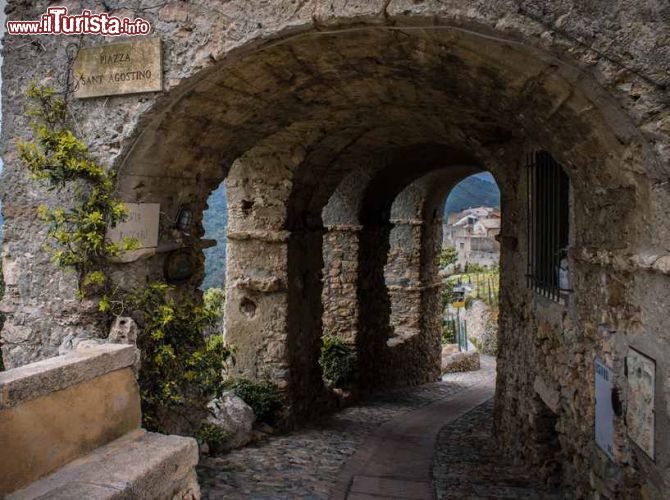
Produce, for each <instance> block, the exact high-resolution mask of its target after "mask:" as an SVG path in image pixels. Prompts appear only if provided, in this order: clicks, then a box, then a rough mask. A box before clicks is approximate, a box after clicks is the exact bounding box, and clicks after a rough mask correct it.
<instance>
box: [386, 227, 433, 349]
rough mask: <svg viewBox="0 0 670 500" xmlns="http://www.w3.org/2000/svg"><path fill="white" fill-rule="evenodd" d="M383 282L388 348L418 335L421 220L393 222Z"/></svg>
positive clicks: (420, 283) (420, 288) (419, 323)
mask: <svg viewBox="0 0 670 500" xmlns="http://www.w3.org/2000/svg"><path fill="white" fill-rule="evenodd" d="M391 223H392V224H393V229H391V234H390V248H389V253H388V258H387V262H386V266H385V268H384V279H385V281H386V287H387V288H388V293H389V299H390V301H391V317H390V323H391V336H390V338H389V339H388V341H387V344H388V345H389V347H393V346H395V345H398V344H401V343H403V342H404V341H405V340H407V339H409V338H411V337H414V336H415V335H419V333H420V332H421V318H422V310H421V309H422V308H421V296H422V290H423V280H422V273H421V267H422V266H421V256H422V251H421V250H422V242H423V238H422V233H423V221H421V220H419V219H393V220H391Z"/></svg>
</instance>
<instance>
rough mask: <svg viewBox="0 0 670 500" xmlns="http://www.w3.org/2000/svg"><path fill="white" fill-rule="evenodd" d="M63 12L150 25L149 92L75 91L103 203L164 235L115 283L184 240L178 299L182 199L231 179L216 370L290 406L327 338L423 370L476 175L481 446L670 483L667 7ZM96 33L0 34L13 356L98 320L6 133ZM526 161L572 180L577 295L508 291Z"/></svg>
mask: <svg viewBox="0 0 670 500" xmlns="http://www.w3.org/2000/svg"><path fill="white" fill-rule="evenodd" d="M62 3H63V4H64V5H66V6H67V7H68V8H69V9H71V10H72V11H79V9H82V8H87V9H90V10H92V11H96V12H98V11H102V10H106V11H108V13H109V14H110V15H117V16H121V17H131V18H132V17H142V18H143V19H146V20H147V21H149V22H150V23H151V26H152V28H153V31H152V33H151V36H153V37H157V38H160V39H161V40H162V58H163V75H162V76H163V86H162V87H163V90H162V91H160V92H155V93H141V94H132V95H120V96H109V97H94V98H90V99H82V100H77V99H73V100H72V101H71V105H72V109H73V114H74V116H75V117H76V122H77V124H78V126H79V128H80V130H81V131H82V132H83V133H84V134H85V136H86V139H87V141H88V143H89V145H90V148H91V150H92V151H93V152H94V154H95V155H96V157H97V158H99V159H100V161H101V162H102V163H103V164H104V165H105V166H107V167H108V168H114V169H117V171H118V172H119V185H118V192H119V194H120V196H121V197H122V198H123V199H124V200H125V201H127V202H135V203H159V204H160V211H161V220H160V232H159V243H158V249H159V250H160V251H156V252H153V253H152V254H149V255H145V257H144V258H143V259H141V260H137V261H135V262H131V263H127V264H119V265H118V266H115V268H114V269H113V275H114V279H115V281H116V282H117V283H119V284H120V285H121V286H127V287H130V286H132V284H133V283H138V282H140V283H141V282H144V281H145V280H154V279H162V278H163V273H164V265H165V259H166V258H168V256H169V255H170V252H171V251H174V249H175V248H190V249H191V251H192V252H193V254H194V255H195V261H196V269H195V271H194V272H193V273H192V274H191V276H190V278H189V279H187V280H185V281H184V282H182V283H181V284H180V285H179V287H180V289H181V290H182V291H183V292H184V293H193V294H197V293H198V292H197V291H196V290H197V287H198V286H199V284H200V281H201V279H202V261H203V257H202V253H201V248H202V245H203V243H202V241H201V238H202V236H203V229H202V225H201V219H202V211H203V209H204V208H205V205H206V200H207V197H208V195H209V193H210V192H211V191H212V190H213V189H215V188H216V187H217V186H218V185H219V184H220V183H221V182H223V181H224V180H225V182H226V184H227V188H228V197H229V200H228V203H229V214H230V226H229V234H228V238H229V242H228V245H229V246H228V261H227V285H226V288H227V301H226V325H225V328H226V337H227V339H228V340H229V341H230V342H232V343H234V344H235V345H236V346H237V347H238V349H239V356H238V365H237V369H238V370H239V371H240V372H242V373H245V374H246V375H248V376H252V377H264V376H267V377H270V378H272V379H273V380H275V381H276V382H277V383H279V384H280V386H281V387H282V388H283V390H284V391H285V392H286V394H287V396H288V398H289V401H290V404H291V411H292V413H293V415H294V416H295V418H296V419H300V418H307V417H308V416H310V414H311V413H312V412H313V411H314V409H315V408H318V407H320V406H322V405H319V404H318V401H324V402H326V403H328V401H329V400H328V398H329V394H328V391H327V389H326V388H325V386H324V383H323V380H322V377H321V373H320V369H319V366H318V363H317V358H318V353H319V348H320V337H321V334H322V333H324V332H326V333H334V334H337V335H342V336H343V338H344V339H345V340H346V341H347V342H349V343H350V344H351V345H352V346H355V348H356V349H357V350H358V353H359V357H358V359H359V367H358V371H359V373H358V377H359V385H360V388H361V390H375V389H379V388H383V387H386V386H388V385H390V384H394V385H403V384H412V383H420V382H423V381H426V380H429V379H431V378H433V377H435V376H436V373H437V372H436V371H435V363H437V362H439V353H437V354H436V352H435V349H439V345H438V344H437V342H435V341H434V339H435V335H436V334H437V332H436V328H439V321H438V320H436V316H435V314H436V311H437V310H438V309H439V307H437V306H436V302H435V301H436V300H438V301H439V287H434V286H433V285H434V283H435V282H437V278H436V276H435V274H434V273H435V272H436V266H435V258H436V251H435V242H436V241H439V239H440V238H439V234H437V232H438V231H439V229H438V228H439V226H440V221H439V220H438V219H437V218H436V215H435V214H436V212H435V209H436V207H439V206H440V202H441V201H443V199H444V196H445V194H446V193H447V192H448V190H449V188H450V187H451V186H452V185H454V184H455V183H456V182H458V181H459V180H460V179H462V178H464V177H465V176H466V175H469V174H470V173H473V172H476V171H480V170H489V171H491V172H492V173H493V175H494V176H495V177H496V180H497V182H498V184H499V186H500V188H501V195H502V212H503V221H504V222H503V227H502V231H501V237H500V239H501V252H502V254H501V263H502V269H501V304H500V311H501V313H500V328H499V330H500V334H499V335H500V336H499V340H498V345H499V347H500V353H499V362H498V386H497V395H496V403H495V405H496V406H495V424H496V429H497V435H498V437H499V440H500V445H501V446H503V447H504V448H505V449H507V450H509V451H510V453H511V454H513V455H515V456H516V457H522V458H524V459H525V460H528V461H531V462H534V463H537V464H539V465H540V466H542V467H543V470H544V471H545V472H546V475H547V477H552V478H554V479H557V480H560V481H562V482H563V483H564V484H565V485H568V486H570V487H571V488H572V489H573V490H574V491H575V495H576V496H577V497H586V496H589V495H591V493H592V492H598V493H599V494H600V495H603V496H606V497H609V498H640V497H642V498H667V497H668V495H670V442H669V441H668V440H667V439H665V438H664V436H666V435H667V433H668V431H669V430H670V428H669V427H670V366H669V364H670V315H668V310H670V243H669V242H670V221H669V219H668V214H669V213H670V166H669V160H670V113H669V111H668V82H669V81H670V74H669V68H670V43H669V42H670V30H669V28H668V26H669V23H670V7H668V6H667V5H665V4H664V3H662V2H655V1H653V0H649V1H640V0H619V1H617V2H602V1H597V0H589V1H579V2H578V1H574V0H558V1H547V0H497V1H491V0H474V1H465V0H444V1H438V0H365V1H360V0H359V1H340V0H328V1H326V0H304V1H294V0H281V1H279V0H278V1H273V2H266V1H260V0H251V1H249V0H230V1H214V2H211V1H202V0H194V1H192V2H188V3H187V2H182V1H166V2H159V3H157V2H155V1H148V0H147V1H145V0H134V1H130V2H118V1H107V2H104V3H102V2H90V1H83V2H72V1H65V2H62ZM47 6H48V2H46V1H37V2H26V1H22V0H10V1H9V2H8V5H7V14H8V18H9V19H10V20H29V19H37V18H38V17H39V16H40V15H41V14H42V13H43V12H44V11H45V9H46V7H47ZM106 43H110V40H109V39H106V38H104V37H100V36H81V37H66V36H7V37H6V38H5V42H4V63H3V64H4V66H3V87H2V99H3V101H2V106H3V123H2V144H3V160H4V164H5V168H4V171H3V173H2V183H1V188H0V189H1V196H2V204H3V212H4V216H5V221H6V222H5V232H4V234H5V236H4V243H3V250H2V258H3V270H4V278H5V282H6V284H7V292H6V294H5V297H4V299H3V301H2V304H1V310H2V311H3V312H5V313H7V321H6V322H5V325H4V328H3V330H2V333H1V338H2V353H3V359H4V362H5V365H6V366H7V367H15V366H19V365H23V364H26V363H30V362H32V361H35V360H39V359H43V358H48V357H51V356H55V355H57V353H58V349H59V346H60V345H61V344H62V343H63V342H64V341H65V340H66V339H68V338H69V339H70V340H71V339H72V338H81V337H103V338H104V337H106V336H107V333H108V332H107V326H106V325H104V324H101V323H100V321H99V318H97V317H96V314H95V312H94V311H95V304H94V303H89V302H86V301H85V302H82V301H80V300H78V298H77V297H76V295H75V276H73V275H71V274H66V273H61V272H59V271H57V270H56V269H55V268H54V267H53V266H52V264H51V263H50V262H49V256H48V255H47V254H46V253H45V252H44V251H43V250H42V244H43V243H44V241H45V235H46V228H45V227H44V225H43V223H42V222H41V221H40V220H39V219H38V218H37V207H38V206H39V205H40V204H43V203H56V202H57V201H60V202H63V201H67V200H68V199H69V196H70V193H56V192H47V191H45V190H43V189H42V188H41V187H40V186H39V185H37V184H36V183H35V182H34V181H32V180H30V179H29V177H28V175H27V173H26V171H25V170H24V169H23V168H22V167H21V165H20V164H19V161H18V158H17V151H16V142H15V141H16V139H18V138H21V137H26V136H27V134H29V130H28V128H27V118H26V116H25V115H24V114H23V107H24V103H25V99H24V92H25V90H26V88H27V86H28V84H29V83H30V82H31V81H35V80H36V81H38V82H45V83H50V84H52V85H54V86H56V87H57V88H60V89H63V88H64V85H66V84H67V83H68V81H70V80H69V79H68V78H67V73H68V69H69V68H70V61H71V59H72V55H73V52H76V50H77V48H85V47H94V46H97V45H101V44H106ZM72 44H75V45H72ZM537 150H546V151H548V152H550V153H551V155H553V157H554V158H555V159H556V160H557V161H558V162H560V163H561V165H562V166H563V169H564V170H565V172H566V173H567V174H568V176H569V178H570V188H571V201H570V238H569V248H568V259H569V270H570V271H569V272H570V284H571V291H570V293H569V294H568V295H567V297H566V298H565V300H563V301H560V302H555V301H550V300H548V299H546V298H544V297H542V296H540V295H538V294H536V293H534V292H533V291H532V290H530V289H529V288H528V287H527V280H526V272H527V261H528V255H527V250H526V249H527V237H528V224H527V211H526V206H527V194H526V190H525V186H526V181H527V179H526V169H525V168H524V165H525V158H526V155H527V154H528V153H530V152H532V151H537ZM422 179H423V180H422ZM396 201H397V203H396ZM184 207H187V208H188V209H189V210H191V211H192V213H193V214H194V222H193V224H194V225H193V227H192V228H191V229H190V230H189V231H186V232H184V231H179V230H178V229H177V228H176V227H175V219H176V217H177V214H178V213H179V210H180V209H182V208H184ZM438 212H439V210H438ZM161 249H162V250H161ZM170 249H171V250H170ZM164 250H165V251H164ZM168 250H169V251H168ZM401 262H402V265H401V264H400V263H401ZM387 282H388V283H387ZM633 350H634V351H635V352H640V353H643V354H645V355H646V356H647V357H649V358H651V359H652V360H653V362H654V363H655V372H654V373H655V377H654V379H653V382H650V384H652V386H651V387H650V390H651V392H652V394H653V396H654V397H653V408H652V410H653V427H652V429H651V432H653V438H652V439H653V442H654V445H655V446H654V448H655V449H654V450H653V457H652V456H650V455H649V453H648V451H649V450H647V451H645V450H643V449H642V448H640V447H639V446H638V444H637V443H636V442H635V441H633V440H632V439H631V438H630V435H631V430H632V427H633V426H636V425H637V426H640V425H641V426H646V427H647V429H646V431H649V429H648V427H649V426H650V425H651V422H650V421H648V420H647V421H644V422H641V421H639V420H631V419H625V418H624V415H625V412H626V409H627V405H628V404H629V402H630V397H629V396H630V394H629V393H628V392H627V387H628V385H629V382H630V379H631V377H632V376H634V374H631V373H629V372H627V371H626V363H625V359H626V358H627V357H628V356H630V355H631V352H633ZM596 358H598V359H601V360H603V362H604V363H605V364H606V365H607V366H608V367H609V368H610V369H611V370H612V373H613V375H614V378H613V384H614V388H615V393H616V394H615V396H616V397H615V400H616V403H617V404H616V405H614V407H615V408H614V410H615V415H614V432H613V436H612V440H613V444H614V446H613V448H612V450H611V456H608V455H607V454H606V453H605V452H603V450H602V449H601V448H600V447H599V446H598V445H597V444H596V443H595V440H594V433H595V407H596V400H595V389H594V387H595V377H596V375H595V373H594V361H595V359H596ZM633 434H634V433H633Z"/></svg>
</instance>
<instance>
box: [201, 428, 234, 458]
mask: <svg viewBox="0 0 670 500" xmlns="http://www.w3.org/2000/svg"><path fill="white" fill-rule="evenodd" d="M229 438H230V434H229V433H228V432H227V431H226V430H225V429H223V428H222V427H221V426H218V425H215V424H211V423H209V422H207V423H204V424H202V426H200V428H199V429H198V431H197V432H196V433H195V439H196V440H197V441H198V443H200V444H204V443H207V446H209V449H210V451H211V452H212V453H218V452H220V451H223V449H224V444H225V442H226V441H228V439H229Z"/></svg>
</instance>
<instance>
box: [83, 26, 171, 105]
mask: <svg viewBox="0 0 670 500" xmlns="http://www.w3.org/2000/svg"><path fill="white" fill-rule="evenodd" d="M162 73H163V61H162V56H161V41H160V39H159V38H146V39H143V40H139V41H132V42H124V43H113V44H108V45H100V46H98V47H89V48H83V49H80V50H79V53H78V54H77V59H76V60H75V62H74V85H75V91H74V95H75V97H77V98H80V99H84V98H87V97H98V96H108V95H120V94H136V93H139V92H158V91H160V90H162V89H163V75H162Z"/></svg>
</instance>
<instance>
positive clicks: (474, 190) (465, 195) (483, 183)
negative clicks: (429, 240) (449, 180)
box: [444, 174, 500, 215]
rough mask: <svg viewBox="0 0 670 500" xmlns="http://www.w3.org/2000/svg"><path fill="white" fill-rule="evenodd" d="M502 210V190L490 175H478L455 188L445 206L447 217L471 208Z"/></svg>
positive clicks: (472, 176)
mask: <svg viewBox="0 0 670 500" xmlns="http://www.w3.org/2000/svg"><path fill="white" fill-rule="evenodd" d="M479 206H486V207H497V208H500V190H499V189H498V186H497V185H496V183H495V182H494V181H493V178H492V177H491V176H490V174H476V175H471V176H470V177H468V178H467V179H464V180H463V181H461V182H460V183H459V184H457V185H456V187H454V189H453V190H452V191H451V193H450V194H449V197H448V198H447V203H446V204H445V206H444V213H445V215H449V214H452V213H455V212H460V211H461V210H465V209H466V208H470V207H479Z"/></svg>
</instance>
